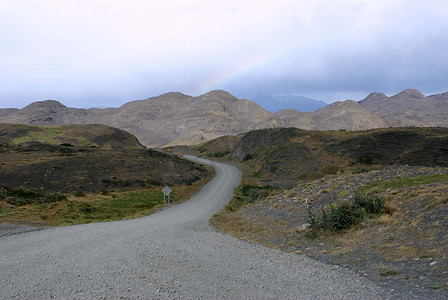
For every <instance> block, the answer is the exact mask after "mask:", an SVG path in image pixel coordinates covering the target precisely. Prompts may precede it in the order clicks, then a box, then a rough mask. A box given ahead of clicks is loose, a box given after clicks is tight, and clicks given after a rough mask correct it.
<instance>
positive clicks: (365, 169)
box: [352, 166, 370, 174]
mask: <svg viewBox="0 0 448 300" xmlns="http://www.w3.org/2000/svg"><path fill="white" fill-rule="evenodd" d="M367 172H370V169H369V168H368V167H365V166H361V167H357V168H355V169H353V171H352V173H353V174H359V173H367Z"/></svg>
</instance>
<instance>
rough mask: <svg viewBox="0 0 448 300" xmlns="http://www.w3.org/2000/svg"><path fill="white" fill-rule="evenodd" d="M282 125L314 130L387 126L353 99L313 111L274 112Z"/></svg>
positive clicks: (286, 110) (289, 110)
mask: <svg viewBox="0 0 448 300" xmlns="http://www.w3.org/2000/svg"><path fill="white" fill-rule="evenodd" d="M274 116H276V117H277V118H278V119H280V120H281V124H282V126H283V127H296V128H301V129H314V130H340V129H343V130H362V129H370V128H381V127H387V122H385V121H384V120H383V119H382V118H380V117H379V116H377V115H376V114H374V113H372V112H371V111H369V110H368V109H366V108H365V107H363V106H362V105H360V104H359V103H356V102H355V101H353V100H346V101H343V102H335V103H332V104H330V105H328V106H326V107H323V108H321V109H318V110H317V111H315V112H306V113H301V112H299V111H296V110H293V109H285V110H281V111H279V112H277V113H275V114H274Z"/></svg>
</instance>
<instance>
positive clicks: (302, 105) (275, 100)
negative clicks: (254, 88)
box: [250, 93, 327, 113]
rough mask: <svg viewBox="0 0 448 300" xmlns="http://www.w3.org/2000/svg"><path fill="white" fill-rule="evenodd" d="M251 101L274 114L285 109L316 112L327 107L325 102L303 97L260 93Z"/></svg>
mask: <svg viewBox="0 0 448 300" xmlns="http://www.w3.org/2000/svg"><path fill="white" fill-rule="evenodd" d="M250 100H252V101H254V102H256V103H257V104H258V105H260V106H261V107H263V108H264V109H266V110H268V111H270V112H272V113H275V112H278V111H280V110H283V109H295V110H298V111H301V112H305V111H315V110H318V109H319V108H322V107H325V106H326V105H327V103H325V102H323V101H318V100H315V99H311V98H307V97H303V96H296V95H285V96H271V95H269V94H267V93H260V94H258V95H256V96H255V97H253V98H251V99H250Z"/></svg>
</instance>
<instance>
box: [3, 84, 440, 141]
mask: <svg viewBox="0 0 448 300" xmlns="http://www.w3.org/2000/svg"><path fill="white" fill-rule="evenodd" d="M0 122H1V123H15V124H32V125H62V124H104V125H109V126H113V127H116V128H120V129H123V130H126V131H128V132H130V133H132V134H134V135H135V136H137V138H138V139H139V141H140V143H142V144H143V145H145V146H147V147H163V146H172V145H194V144H198V143H201V142H205V141H208V140H212V139H215V138H217V137H220V136H228V135H236V134H239V133H243V132H247V131H250V130H256V129H262V128H275V127H295V128H301V129H310V130H341V129H342V130H362V129H369V128H385V127H391V126H392V127H399V126H441V127H448V93H444V94H438V95H432V96H429V97H425V96H424V95H422V94H421V93H420V92H418V91H416V90H406V91H404V92H402V93H399V94H397V95H395V96H392V97H387V96H386V95H384V94H380V93H373V94H370V95H369V96H368V97H367V98H366V99H364V100H362V101H360V102H359V103H357V102H355V101H352V100H346V101H343V102H336V103H332V104H330V105H328V106H326V107H323V108H320V109H319V110H317V111H315V112H299V111H297V110H293V109H286V110H282V111H279V112H277V113H275V114H272V113H270V112H269V111H266V110H264V109H263V108H261V107H260V106H259V105H257V104H256V103H254V102H252V101H249V100H246V99H238V98H236V97H234V96H232V95H231V94H229V93H227V92H225V91H212V92H209V93H206V94H204V95H201V96H198V97H192V96H188V95H184V94H181V93H167V94H163V95H161V96H158V97H153V98H149V99H146V100H138V101H132V102H129V103H126V104H124V105H123V106H121V107H119V108H106V109H98V108H92V109H77V108H69V107H66V106H64V105H63V104H61V103H60V102H58V101H55V100H46V101H39V102H34V103H32V104H30V105H28V106H26V107H24V108H23V109H20V110H19V109H0Z"/></svg>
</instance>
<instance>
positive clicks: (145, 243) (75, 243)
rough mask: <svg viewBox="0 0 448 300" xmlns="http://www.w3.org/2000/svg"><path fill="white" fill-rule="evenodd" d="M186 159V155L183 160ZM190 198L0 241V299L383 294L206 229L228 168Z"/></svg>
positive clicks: (353, 278) (234, 179)
mask: <svg viewBox="0 0 448 300" xmlns="http://www.w3.org/2000/svg"><path fill="white" fill-rule="evenodd" d="M189 158H191V157H189ZM196 160H198V161H199V162H201V163H210V164H211V165H213V166H214V167H215V168H216V176H215V178H214V179H213V180H212V181H211V182H209V183H208V184H207V185H206V186H205V187H204V188H203V189H202V190H201V191H200V192H199V193H198V194H197V195H196V196H194V197H193V198H191V199H190V200H188V201H186V202H184V203H182V204H179V205H176V206H172V207H170V208H167V209H165V210H163V211H161V212H159V213H157V214H154V215H151V216H148V217H144V218H140V219H134V220H125V221H120V222H110V223H96V224H86V225H77V226H70V227H52V228H48V229H44V230H40V231H34V232H25V233H21V234H14V235H5V236H3V237H1V238H0V298H1V299H11V298H12V299H14V298H17V299H50V298H52V299H117V298H124V299H129V298H130V299H135V298H137V299H148V298H156V299H173V298H176V299H178V298H181V299H185V298H202V299H212V298H213V299H224V298H225V299H229V298H230V299H248V298H250V299H287V298H295V299H297V298H299V299H316V298H317V299H335V298H337V299H380V298H381V299H387V298H391V297H392V296H391V294H390V293H389V292H388V291H385V290H383V289H382V288H381V287H379V286H377V285H375V284H374V283H372V282H370V281H368V280H367V279H365V278H362V277H360V276H358V275H357V274H355V273H353V272H351V271H349V270H346V269H343V268H339V267H337V266H332V265H326V264H323V263H319V262H316V261H314V260H312V259H309V258H307V257H305V256H301V255H296V254H291V253H285V252H281V251H278V250H275V249H270V248H266V247H264V246H261V245H255V244H250V243H246V242H243V241H240V240H237V239H235V238H232V237H230V236H227V235H224V234H221V233H217V232H215V231H214V230H213V229H212V228H211V227H210V226H209V224H208V219H209V218H210V217H211V216H212V215H213V213H214V212H215V211H216V210H218V209H219V208H220V207H222V206H223V205H224V204H226V203H227V202H228V201H229V199H230V198H231V197H232V194H233V190H234V188H235V187H236V186H237V185H238V183H239V181H240V177H241V173H240V171H239V170H238V169H237V168H235V167H233V166H230V165H226V164H221V163H216V162H209V161H206V160H202V159H196Z"/></svg>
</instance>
